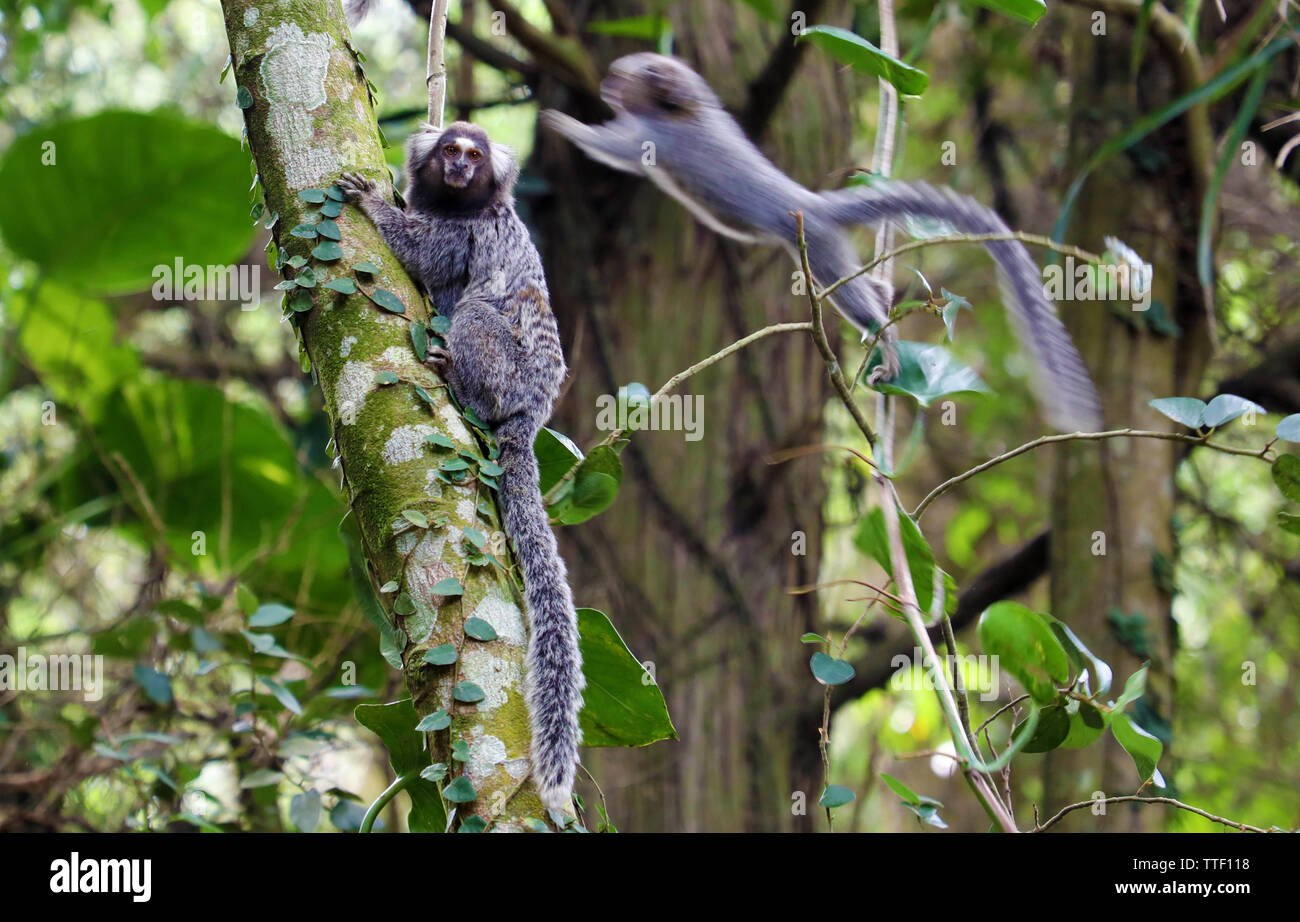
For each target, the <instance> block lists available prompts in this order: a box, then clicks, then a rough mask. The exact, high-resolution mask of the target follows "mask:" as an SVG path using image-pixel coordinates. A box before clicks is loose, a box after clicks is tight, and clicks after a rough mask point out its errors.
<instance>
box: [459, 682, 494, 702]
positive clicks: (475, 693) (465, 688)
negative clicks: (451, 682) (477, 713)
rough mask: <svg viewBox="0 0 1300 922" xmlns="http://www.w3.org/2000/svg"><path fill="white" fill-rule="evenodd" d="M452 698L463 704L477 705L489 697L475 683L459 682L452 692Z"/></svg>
mask: <svg viewBox="0 0 1300 922" xmlns="http://www.w3.org/2000/svg"><path fill="white" fill-rule="evenodd" d="M451 696H452V697H453V698H455V699H456V700H457V701H459V702H460V703H461V704H476V703H478V702H479V701H482V700H483V699H484V698H486V697H487V695H486V694H485V693H484V691H483V689H481V688H479V687H478V686H477V685H475V684H474V683H473V682H457V683H456V685H455V687H453V688H452V690H451Z"/></svg>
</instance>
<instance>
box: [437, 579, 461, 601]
mask: <svg viewBox="0 0 1300 922" xmlns="http://www.w3.org/2000/svg"><path fill="white" fill-rule="evenodd" d="M433 594H434V595H442V596H455V595H464V594H465V587H464V586H462V585H461V583H460V580H458V579H457V578H456V577H454V576H448V577H447V578H446V579H440V580H438V581H437V582H436V583H434V584H433Z"/></svg>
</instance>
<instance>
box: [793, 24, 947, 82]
mask: <svg viewBox="0 0 1300 922" xmlns="http://www.w3.org/2000/svg"><path fill="white" fill-rule="evenodd" d="M805 40H806V41H809V42H811V43H812V44H814V45H816V46H817V47H818V48H821V49H822V50H823V51H828V52H830V54H831V55H832V56H833V57H835V58H836V59H837V60H838V61H840V62H841V63H844V64H848V65H849V66H850V67H852V68H853V69H854V70H860V71H863V72H865V73H868V74H874V75H875V76H877V77H880V78H881V79H882V80H887V81H888V82H890V83H892V84H893V85H894V86H895V87H896V88H897V89H898V92H900V93H902V94H903V95H904V96H920V95H921V94H922V93H924V92H925V88H926V87H927V86H928V85H929V83H930V77H929V75H927V74H926V73H925V71H921V70H917V69H916V68H915V67H912V66H911V65H909V64H904V63H903V62H902V61H900V60H898V59H897V58H893V57H890V56H889V55H887V54H885V53H884V52H883V51H881V50H880V49H879V48H877V47H876V46H875V45H873V44H871V42H869V41H867V40H866V39H865V38H862V37H861V36H860V35H856V34H854V33H852V32H850V31H849V30H848V29H841V28H839V27H838V26H809V27H808V28H806V29H804V31H803V35H801V36H799V38H798V39H797V41H805Z"/></svg>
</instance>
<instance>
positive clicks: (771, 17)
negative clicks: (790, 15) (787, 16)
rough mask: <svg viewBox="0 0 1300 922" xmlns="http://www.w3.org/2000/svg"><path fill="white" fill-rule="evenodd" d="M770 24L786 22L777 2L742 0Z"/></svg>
mask: <svg viewBox="0 0 1300 922" xmlns="http://www.w3.org/2000/svg"><path fill="white" fill-rule="evenodd" d="M740 2H741V3H743V4H745V6H747V7H749V8H750V9H751V10H753V11H754V12H755V13H757V14H758V15H759V16H761V17H762V18H763V19H766V20H767V21H768V22H784V19H783V17H782V14H781V11H780V10H778V9H777V8H776V2H775V0H740Z"/></svg>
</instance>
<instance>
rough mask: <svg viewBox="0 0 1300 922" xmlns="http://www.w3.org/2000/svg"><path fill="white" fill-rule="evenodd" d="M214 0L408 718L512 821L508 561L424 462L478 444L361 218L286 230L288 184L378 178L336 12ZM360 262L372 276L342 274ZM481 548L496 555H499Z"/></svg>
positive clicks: (513, 715) (500, 820)
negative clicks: (486, 544)
mask: <svg viewBox="0 0 1300 922" xmlns="http://www.w3.org/2000/svg"><path fill="white" fill-rule="evenodd" d="M222 6H223V10H224V15H225V22H226V31H227V35H228V36H229V39H230V47H231V54H232V64H233V66H232V76H233V77H234V80H235V83H236V86H237V87H238V88H240V90H241V92H240V96H241V98H242V99H243V101H244V102H248V101H249V97H251V105H249V106H247V107H246V108H245V110H244V113H245V121H246V126H247V132H248V142H249V146H250V148H251V150H252V153H253V157H254V160H255V161H256V164H257V168H258V174H259V177H260V183H261V189H262V193H263V195H264V197H265V201H266V213H267V214H268V215H270V214H278V215H279V218H278V220H277V222H276V223H275V225H274V228H273V231H274V234H275V239H276V243H277V246H278V247H279V248H280V249H282V250H283V251H284V252H286V253H288V254H289V255H290V256H302V257H304V258H306V259H307V260H308V265H310V267H311V268H312V269H313V270H314V271H315V273H316V276H317V284H316V287H314V288H311V289H307V290H309V291H310V293H311V296H312V298H313V305H312V307H311V308H310V310H307V311H304V312H302V313H300V314H298V324H297V325H298V329H299V332H300V334H301V338H302V342H303V345H304V347H305V350H306V353H307V355H308V356H309V357H310V360H311V367H312V370H313V372H314V375H315V377H316V379H317V380H318V382H319V384H320V388H321V392H322V394H323V395H324V400H325V408H326V411H327V412H328V414H329V419H330V426H331V430H332V432H333V436H334V444H335V448H336V451H337V454H338V458H339V461H340V464H341V467H342V471H343V476H344V486H345V490H346V493H347V497H348V500H349V505H350V507H351V515H353V516H354V517H355V519H356V523H357V526H358V528H359V530H360V533H361V537H362V545H363V552H364V555H365V558H366V561H367V564H368V566H369V567H370V577H371V580H372V583H373V585H374V586H375V587H376V588H378V587H380V586H382V585H383V584H385V583H387V582H389V581H394V582H396V583H398V585H399V587H400V589H399V591H398V592H389V593H383V594H380V596H379V597H380V599H381V602H382V604H383V606H384V608H385V610H386V612H387V613H388V616H389V617H390V618H392V619H395V620H396V622H397V623H398V624H399V625H400V626H401V627H402V629H403V630H404V631H405V635H406V638H407V639H406V645H405V649H404V650H403V651H402V661H403V663H404V664H405V666H404V673H405V680H406V685H407V688H408V690H409V691H410V693H411V698H412V703H413V704H414V706H415V709H416V711H417V713H418V714H420V715H421V716H424V715H427V714H430V713H433V712H435V711H437V710H439V709H442V708H445V709H446V710H447V712H448V713H449V714H450V715H451V726H450V728H449V729H447V730H444V731H440V732H437V733H431V734H428V741H429V745H430V750H431V756H432V759H431V761H433V762H444V763H446V764H447V765H448V767H449V771H450V774H451V776H455V775H457V774H460V773H462V772H463V773H466V774H468V775H469V778H470V780H471V782H472V783H473V784H474V788H475V790H476V791H477V792H478V797H477V799H476V800H474V801H473V802H471V803H467V804H462V805H461V806H460V809H459V811H458V813H459V815H460V816H461V817H462V818H463V817H466V816H468V815H469V814H470V813H474V814H477V815H479V816H481V817H483V818H484V819H485V820H487V821H488V822H489V823H491V824H492V826H491V828H494V829H498V830H521V829H522V828H523V820H524V819H525V818H527V817H529V816H535V817H538V818H544V817H545V812H544V810H543V809H542V805H541V801H540V799H539V798H538V797H537V794H536V791H535V789H534V788H533V785H532V783H531V781H529V780H528V771H529V762H528V751H529V726H528V712H527V706H526V704H525V702H524V695H523V682H524V653H525V647H526V642H527V641H526V630H525V620H524V614H523V610H522V606H521V602H520V597H519V593H518V587H517V586H516V585H515V583H514V580H513V577H512V576H511V574H510V573H507V572H505V571H504V570H502V569H500V568H498V567H495V566H482V565H476V564H472V563H471V562H470V560H469V559H468V558H469V552H468V551H467V548H466V542H465V529H466V528H474V529H477V530H478V531H479V532H481V533H484V534H487V535H492V534H494V533H496V532H498V531H499V529H500V522H499V518H498V514H497V511H496V508H495V497H494V495H493V492H492V490H491V489H490V488H489V487H488V486H486V485H484V484H482V483H481V482H479V481H477V480H475V479H474V478H472V477H471V478H469V479H468V480H467V481H466V482H464V483H455V482H449V478H444V477H440V476H439V474H438V471H439V468H440V465H441V463H442V462H443V461H445V460H448V459H450V458H452V457H455V456H456V454H457V453H459V452H465V453H467V454H472V455H477V456H479V457H483V454H482V452H483V446H482V445H481V444H479V442H478V439H477V437H476V436H475V434H474V433H473V432H472V431H471V428H470V427H469V426H467V425H466V424H465V423H464V422H463V420H462V418H461V414H460V412H459V410H458V409H457V408H456V407H455V405H454V404H453V403H452V401H451V399H450V396H449V395H448V393H447V389H446V387H445V386H443V384H442V382H441V381H440V380H439V379H438V377H437V376H436V375H435V374H434V373H433V371H432V370H430V369H429V368H428V367H427V366H425V365H424V364H423V363H422V362H421V361H420V360H419V358H418V356H417V355H416V352H415V346H414V345H413V343H412V332H411V324H412V323H416V324H420V325H423V324H425V323H426V322H427V320H428V309H427V306H426V304H425V302H424V300H423V298H422V297H421V295H420V293H419V292H418V290H417V289H416V287H415V286H414V285H413V284H412V282H411V280H410V279H409V278H408V277H407V275H406V273H405V272H404V271H403V270H402V267H401V266H400V264H399V263H398V262H397V259H396V258H395V257H394V256H393V255H392V253H391V252H390V251H389V250H388V248H387V247H386V246H385V245H384V242H383V240H382V238H381V237H380V236H379V234H378V232H377V231H376V230H375V229H374V227H373V226H372V225H371V224H370V223H369V221H367V220H366V218H365V217H364V216H363V215H362V214H361V213H360V212H359V211H358V210H357V209H355V208H353V207H349V206H345V207H344V208H343V210H342V213H341V214H340V215H339V216H338V218H337V219H336V221H337V224H338V227H339V230H340V232H341V237H342V239H341V241H340V245H341V247H342V251H343V255H342V258H341V259H338V260H334V261H330V262H325V261H322V260H319V259H315V258H313V257H312V256H311V251H312V248H313V246H314V245H315V243H316V242H317V241H315V240H309V239H301V238H299V237H296V236H293V235H292V234H291V233H290V230H291V229H292V228H294V227H296V226H298V225H299V224H304V223H305V224H313V223H315V221H317V220H318V219H319V217H320V215H319V212H318V209H319V204H312V203H309V202H307V201H304V200H303V199H302V198H300V197H299V194H298V193H299V192H301V191H303V190H306V189H324V188H327V187H329V186H330V185H332V184H333V183H334V181H335V180H336V179H337V178H338V177H339V174H340V173H342V172H343V171H345V170H353V171H357V172H360V173H362V174H364V175H369V176H370V177H372V178H374V179H376V180H379V181H381V183H382V184H383V185H384V186H389V185H390V184H391V177H390V176H389V173H388V169H387V167H386V165H385V163H384V157H383V151H382V147H381V142H380V138H379V133H378V128H377V123H376V121H375V115H374V111H373V108H372V105H371V101H370V96H369V92H368V91H367V88H366V81H365V76H364V73H363V71H362V67H361V63H360V59H359V57H358V55H357V54H356V52H355V51H354V50H353V48H352V46H351V44H350V33H349V32H348V28H347V24H346V20H345V18H344V15H343V11H342V8H341V6H340V4H339V2H338V0H274V2H255V0H223V4H222ZM243 90H246V91H247V94H245V93H244V92H242V91H243ZM363 261H369V262H372V263H374V264H375V265H376V266H377V267H378V268H379V270H380V271H379V272H378V273H377V274H374V275H369V274H365V273H361V272H357V271H355V270H354V269H353V267H354V266H355V265H357V264H358V263H361V262H363ZM336 278H351V279H353V280H354V281H355V282H356V283H357V284H358V285H359V286H361V287H362V288H364V290H366V291H371V292H373V290H374V289H375V288H382V289H386V290H388V291H391V292H393V293H394V294H395V295H396V296H397V297H398V299H399V300H400V301H401V302H402V304H403V305H404V308H405V312H404V313H403V314H395V313H390V312H387V311H385V310H383V309H381V308H380V307H378V306H377V305H376V304H374V303H373V302H372V301H371V300H370V299H369V298H368V297H366V296H365V295H364V294H363V293H362V292H361V291H358V292H357V293H356V294H351V295H346V294H342V293H336V292H333V291H330V290H328V289H325V288H323V287H321V286H322V285H323V283H325V282H326V281H328V280H331V279H336ZM381 372H391V373H393V374H395V375H396V376H397V379H398V380H397V382H396V383H389V384H381V383H378V382H377V381H376V376H377V375H379V374H380V373H381ZM421 391H422V392H421ZM426 397H427V399H426ZM434 433H441V434H442V435H444V436H446V437H447V438H448V439H450V440H451V442H452V443H453V444H454V446H455V448H454V449H448V448H442V447H438V446H436V445H433V444H431V443H429V442H428V441H427V440H426V436H428V435H431V434H434ZM405 510H414V511H416V512H417V513H421V514H423V515H424V517H425V519H426V520H427V522H428V523H429V525H428V527H427V528H424V527H418V526H417V525H415V524H413V523H412V522H411V521H410V519H409V518H408V517H406V516H404V515H403V511H405ZM417 519H418V516H417ZM499 546H500V545H498V547H499ZM497 556H498V559H501V560H502V562H503V563H504V564H505V565H506V566H512V563H511V560H510V557H509V555H508V550H503V551H502V552H501V553H499V554H498V555H497ZM449 577H454V578H456V579H458V580H459V581H460V583H461V585H462V587H463V594H462V595H459V596H456V595H446V596H444V595H439V594H437V593H435V592H434V591H433V590H434V586H436V585H437V584H438V582H439V581H441V580H444V579H447V578H449ZM399 594H403V595H405V596H406V597H407V598H409V601H410V606H409V607H410V609H411V610H409V611H408V612H407V614H405V615H398V614H396V613H395V611H394V608H395V605H396V601H397V598H398V596H399ZM471 617H478V618H482V619H483V620H484V621H486V622H488V623H489V624H491V625H492V626H493V629H494V630H495V632H496V635H497V638H496V639H495V640H491V641H480V640H475V639H472V638H469V637H467V636H466V634H465V629H464V626H465V622H466V620H468V619H469V618H471ZM441 644H452V645H453V646H454V647H455V648H456V650H457V651H458V654H459V655H458V657H457V660H456V662H455V663H453V664H452V665H450V666H433V665H430V664H428V663H425V662H424V655H425V653H426V652H427V651H428V650H430V649H432V648H433V647H437V646H439V645H441ZM459 682H473V683H474V684H475V685H477V686H479V687H480V688H481V689H482V690H483V692H484V698H483V700H481V701H479V702H477V703H470V704H467V703H460V702H457V701H455V700H454V699H453V694H452V690H453V688H454V687H455V686H456V684H457V683H459ZM412 729H414V728H412ZM456 740H461V741H464V742H465V743H467V744H468V753H469V758H468V761H464V762H461V761H457V760H454V759H453V758H452V757H451V744H452V742H453V741H456Z"/></svg>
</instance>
